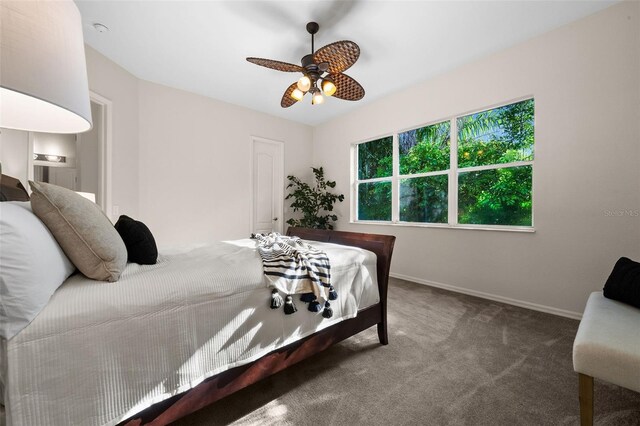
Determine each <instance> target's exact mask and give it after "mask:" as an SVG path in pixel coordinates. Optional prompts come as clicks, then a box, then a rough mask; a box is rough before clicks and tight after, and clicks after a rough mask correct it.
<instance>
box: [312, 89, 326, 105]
mask: <svg viewBox="0 0 640 426" xmlns="http://www.w3.org/2000/svg"><path fill="white" fill-rule="evenodd" d="M314 89H315V90H313V91H312V93H313V97H312V98H311V105H319V104H321V103H323V102H324V97H322V92H320V90H318V89H317V88H314Z"/></svg>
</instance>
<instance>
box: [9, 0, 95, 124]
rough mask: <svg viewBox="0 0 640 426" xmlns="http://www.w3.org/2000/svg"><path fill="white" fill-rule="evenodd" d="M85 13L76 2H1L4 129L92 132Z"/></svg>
mask: <svg viewBox="0 0 640 426" xmlns="http://www.w3.org/2000/svg"><path fill="white" fill-rule="evenodd" d="M91 126H92V123H91V107H90V104H89V87H88V83H87V68H86V62H85V55H84V42H83V38H82V22H81V18H80V12H79V11H78V8H77V7H76V5H75V3H74V2H73V1H72V0H64V1H11V0H2V1H1V2H0V127H6V128H10V129H18V130H32V131H36V132H48V133H80V132H84V131H87V130H89V129H90V128H91Z"/></svg>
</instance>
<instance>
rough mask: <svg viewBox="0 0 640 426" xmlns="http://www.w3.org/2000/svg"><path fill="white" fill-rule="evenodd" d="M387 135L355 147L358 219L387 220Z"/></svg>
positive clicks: (389, 160)
mask: <svg viewBox="0 0 640 426" xmlns="http://www.w3.org/2000/svg"><path fill="white" fill-rule="evenodd" d="M392 175H393V138H392V137H391V136H389V137H386V138H382V139H378V140H375V141H371V142H368V143H366V144H361V145H359V146H358V183H357V185H356V186H357V188H358V220H380V221H390V220H391V176H392Z"/></svg>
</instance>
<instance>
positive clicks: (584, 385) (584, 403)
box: [578, 373, 593, 426]
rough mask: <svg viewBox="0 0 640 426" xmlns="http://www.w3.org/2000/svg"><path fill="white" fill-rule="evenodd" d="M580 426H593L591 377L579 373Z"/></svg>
mask: <svg viewBox="0 0 640 426" xmlns="http://www.w3.org/2000/svg"><path fill="white" fill-rule="evenodd" d="M578 376H579V383H580V385H579V391H578V392H579V398H580V426H593V377H591V376H587V375H586V374H582V373H579V374H578Z"/></svg>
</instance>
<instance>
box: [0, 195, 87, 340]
mask: <svg viewBox="0 0 640 426" xmlns="http://www.w3.org/2000/svg"><path fill="white" fill-rule="evenodd" d="M74 270H75V267H74V266H73V264H72V263H71V261H69V259H68V258H67V256H65V254H64V252H63V251H62V249H61V248H60V246H59V245H58V243H57V242H56V240H55V239H54V238H53V235H51V232H49V229H47V227H46V226H45V225H44V223H42V222H41V221H40V219H38V217H37V216H36V215H35V214H33V212H32V211H31V205H30V203H29V202H11V201H9V202H3V203H0V337H2V338H5V339H7V340H8V339H10V338H12V337H13V336H15V335H16V334H17V333H18V332H19V331H20V330H22V329H23V328H25V327H26V326H27V325H28V324H29V323H30V322H31V321H32V320H33V319H34V318H35V317H36V315H38V313H40V311H41V310H42V308H44V307H45V305H46V304H47V302H48V301H49V299H50V298H51V296H52V295H53V293H54V292H55V291H56V289H57V288H58V287H60V284H62V282H63V281H64V280H65V279H67V277H68V276H69V275H71V274H72V273H73V271H74Z"/></svg>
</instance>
